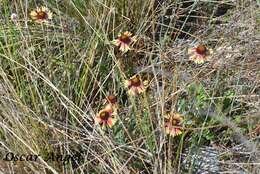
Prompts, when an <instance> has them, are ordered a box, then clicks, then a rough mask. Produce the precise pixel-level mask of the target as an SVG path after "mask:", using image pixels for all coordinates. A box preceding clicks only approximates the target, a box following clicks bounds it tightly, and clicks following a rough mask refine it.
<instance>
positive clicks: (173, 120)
mask: <svg viewBox="0 0 260 174" xmlns="http://www.w3.org/2000/svg"><path fill="white" fill-rule="evenodd" d="M164 121H165V123H164V129H165V133H166V134H169V135H170V136H172V137H175V136H178V135H180V134H182V128H181V124H182V121H183V117H182V116H181V115H180V114H178V113H171V114H168V115H166V116H165V119H164Z"/></svg>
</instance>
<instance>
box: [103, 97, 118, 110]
mask: <svg viewBox="0 0 260 174" xmlns="http://www.w3.org/2000/svg"><path fill="white" fill-rule="evenodd" d="M106 99H107V102H108V103H109V104H111V106H112V107H113V109H114V110H117V109H118V103H117V97H116V96H115V95H109V96H107V97H106Z"/></svg>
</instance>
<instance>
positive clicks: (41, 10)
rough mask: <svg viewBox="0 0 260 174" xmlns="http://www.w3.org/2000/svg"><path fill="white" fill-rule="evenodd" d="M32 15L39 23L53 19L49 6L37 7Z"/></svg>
mask: <svg viewBox="0 0 260 174" xmlns="http://www.w3.org/2000/svg"><path fill="white" fill-rule="evenodd" d="M30 16H31V18H32V19H33V20H34V21H35V22H37V23H47V22H48V21H49V20H50V19H52V12H51V11H50V10H49V9H48V8H47V7H37V8H36V10H33V11H31V13H30Z"/></svg>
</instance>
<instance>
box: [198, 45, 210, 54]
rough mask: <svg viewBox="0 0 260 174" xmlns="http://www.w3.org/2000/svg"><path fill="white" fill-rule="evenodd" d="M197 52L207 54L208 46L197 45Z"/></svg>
mask: <svg viewBox="0 0 260 174" xmlns="http://www.w3.org/2000/svg"><path fill="white" fill-rule="evenodd" d="M196 52H197V53H198V54H202V55H205V54H206V52H207V48H206V47H205V46H204V45H199V46H197V48H196Z"/></svg>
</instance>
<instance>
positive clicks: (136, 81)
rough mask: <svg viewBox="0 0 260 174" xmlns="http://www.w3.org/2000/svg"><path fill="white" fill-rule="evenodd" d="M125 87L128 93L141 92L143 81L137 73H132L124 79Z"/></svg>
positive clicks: (143, 87) (143, 88) (142, 90)
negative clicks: (132, 74)
mask: <svg viewBox="0 0 260 174" xmlns="http://www.w3.org/2000/svg"><path fill="white" fill-rule="evenodd" d="M125 87H126V88H128V93H129V94H130V95H136V94H141V93H143V92H144V91H145V86H144V83H143V82H142V80H141V78H140V76H139V75H134V76H133V77H131V78H130V79H129V80H126V81H125Z"/></svg>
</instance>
